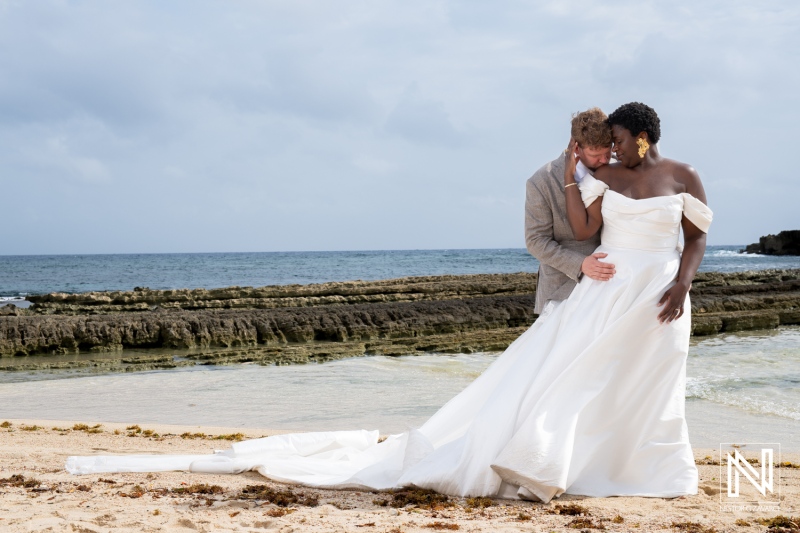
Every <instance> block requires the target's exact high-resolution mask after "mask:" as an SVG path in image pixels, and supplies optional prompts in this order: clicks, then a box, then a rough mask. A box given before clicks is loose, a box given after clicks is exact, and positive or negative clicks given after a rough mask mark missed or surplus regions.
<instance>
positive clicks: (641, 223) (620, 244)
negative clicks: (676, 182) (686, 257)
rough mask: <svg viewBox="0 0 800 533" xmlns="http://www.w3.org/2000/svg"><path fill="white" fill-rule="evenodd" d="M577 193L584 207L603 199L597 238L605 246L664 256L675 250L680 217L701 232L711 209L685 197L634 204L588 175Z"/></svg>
mask: <svg viewBox="0 0 800 533" xmlns="http://www.w3.org/2000/svg"><path fill="white" fill-rule="evenodd" d="M580 190H581V197H582V199H583V202H584V204H585V205H586V206H587V207H588V206H589V205H591V204H592V203H593V202H594V201H595V200H596V199H597V198H598V197H600V196H605V197H604V200H603V207H602V214H603V230H602V234H601V242H602V243H603V245H605V246H612V247H616V248H635V249H637V250H648V251H654V252H667V251H672V250H675V249H676V247H677V246H678V238H679V236H680V229H681V219H682V218H683V217H684V216H685V217H686V218H687V219H689V221H691V222H692V223H693V224H694V225H695V226H697V227H698V228H699V229H700V230H702V231H703V232H706V233H707V232H708V228H709V226H710V225H711V219H712V216H713V213H712V212H711V209H709V207H708V206H707V205H705V204H704V203H703V202H701V201H700V200H698V199H697V198H695V197H694V196H692V195H691V194H689V193H680V194H673V195H671V196H654V197H652V198H643V199H641V200H635V199H633V198H628V197H627V196H624V195H622V194H620V193H618V192H615V191H612V190H610V189H609V188H608V185H606V184H605V183H604V182H602V181H600V180H598V179H595V178H594V177H592V176H590V175H589V176H586V177H585V178H584V179H583V180H582V181H581V184H580Z"/></svg>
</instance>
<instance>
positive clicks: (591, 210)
mask: <svg viewBox="0 0 800 533" xmlns="http://www.w3.org/2000/svg"><path fill="white" fill-rule="evenodd" d="M577 146H578V143H577V142H575V141H573V142H572V143H570V147H569V148H568V149H567V161H566V168H565V169H564V194H565V195H566V203H567V220H568V221H569V226H570V227H571V228H572V233H573V234H574V235H575V238H576V239H578V240H579V241H585V240H586V239H590V238H591V237H593V236H594V235H595V234H596V233H597V232H598V231H600V226H602V224H603V215H602V214H601V212H600V208H601V207H602V204H603V197H602V196H600V197H598V198H597V200H595V201H594V202H592V203H591V205H589V207H586V206H584V205H583V199H582V198H581V191H580V190H578V184H577V183H576V182H575V166H576V165H577V164H578V159H577V156H576V155H575V149H576V148H577ZM570 189H572V190H570Z"/></svg>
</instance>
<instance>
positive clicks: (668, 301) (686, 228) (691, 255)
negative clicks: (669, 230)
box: [658, 167, 707, 323]
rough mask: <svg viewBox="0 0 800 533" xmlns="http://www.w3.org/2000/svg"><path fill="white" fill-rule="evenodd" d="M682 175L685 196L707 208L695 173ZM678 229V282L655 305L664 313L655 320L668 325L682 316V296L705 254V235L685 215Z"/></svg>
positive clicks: (687, 171) (687, 290)
mask: <svg viewBox="0 0 800 533" xmlns="http://www.w3.org/2000/svg"><path fill="white" fill-rule="evenodd" d="M685 172H686V176H685V177H686V179H685V180H684V183H685V185H686V192H687V193H689V194H691V195H692V196H694V197H695V198H697V199H698V200H700V201H701V202H703V203H704V204H707V202H706V193H705V190H704V189H703V183H702V182H701V181H700V176H698V174H697V171H695V169H693V168H691V167H686V169H685ZM681 228H682V229H683V253H682V254H681V265H680V268H679V270H678V279H677V280H676V281H675V285H674V286H673V287H672V288H670V289H669V290H668V291H667V292H665V293H664V296H662V297H661V300H660V301H659V302H658V305H660V306H661V305H663V306H664V309H662V310H661V312H660V313H659V314H658V320H659V321H660V322H662V323H664V322H671V321H673V320H676V319H678V318H680V317H681V316H683V312H684V309H683V304H684V301H685V300H686V294H687V293H688V292H689V289H690V288H691V286H692V280H693V279H694V276H695V274H697V269H698V268H700V263H701V262H702V261H703V256H704V255H705V252H706V232H705V231H703V230H702V229H700V228H698V227H697V226H696V225H695V224H694V223H692V221H690V220H689V219H688V218H686V215H684V216H683V218H682V219H681Z"/></svg>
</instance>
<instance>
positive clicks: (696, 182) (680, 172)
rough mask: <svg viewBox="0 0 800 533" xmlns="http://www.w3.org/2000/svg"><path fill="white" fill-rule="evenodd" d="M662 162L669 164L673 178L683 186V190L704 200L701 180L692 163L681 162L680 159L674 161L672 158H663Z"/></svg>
mask: <svg viewBox="0 0 800 533" xmlns="http://www.w3.org/2000/svg"><path fill="white" fill-rule="evenodd" d="M664 162H665V163H666V164H667V165H669V167H670V173H671V174H672V176H673V179H674V180H675V181H676V182H677V183H678V184H680V185H682V186H683V188H684V191H683V192H688V193H689V194H691V195H692V196H694V197H696V198H698V199H700V200H703V201H705V192H704V190H703V181H702V180H701V179H700V174H699V173H698V172H697V170H696V169H695V168H694V167H693V166H692V165H689V164H687V163H682V162H681V161H675V160H674V159H665V160H664Z"/></svg>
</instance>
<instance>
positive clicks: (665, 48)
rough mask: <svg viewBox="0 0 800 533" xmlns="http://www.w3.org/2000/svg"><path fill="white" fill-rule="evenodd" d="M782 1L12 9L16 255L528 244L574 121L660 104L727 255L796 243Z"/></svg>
mask: <svg viewBox="0 0 800 533" xmlns="http://www.w3.org/2000/svg"><path fill="white" fill-rule="evenodd" d="M798 30H800V8H798V7H796V5H795V3H792V2H789V1H788V0H787V1H783V2H778V1H767V2H762V3H759V4H758V5H751V4H750V3H747V2H717V1H715V2H707V3H702V4H696V3H692V2H688V1H685V2H684V1H681V2H678V3H674V2H673V3H670V4H669V5H667V4H663V3H656V2H641V1H634V0H618V1H613V2H606V3H603V5H602V6H601V5H599V4H597V3H595V2H590V1H588V0H560V1H552V2H544V3H542V2H537V3H530V2H522V1H508V2H503V3H500V4H497V3H494V4H490V3H486V2H477V1H465V0H462V1H455V0H453V1H449V0H439V1H435V2H423V1H416V0H412V1H409V2H394V1H388V2H367V3H360V2H355V1H353V2H337V3H320V2H306V1H298V2H291V3H278V4H275V3H262V2H252V1H246V0H239V1H235V2H219V1H198V2H191V3H189V2H185V3H181V2H174V3H173V2H171V3H158V2H152V1H151V2H147V1H145V2H137V3H134V4H113V5H112V4H108V3H104V2H92V1H79V2H64V1H59V0H52V1H44V2H10V1H6V2H0V46H2V47H3V50H4V53H3V54H2V55H0V72H2V74H3V75H2V77H0V187H2V190H3V192H4V198H5V199H6V202H7V203H11V204H15V205H18V207H16V208H15V209H16V211H15V212H16V213H18V215H19V217H20V224H15V226H14V229H13V230H12V229H10V228H9V227H8V226H5V227H2V226H0V253H81V252H159V251H175V252H180V251H236V250H242V251H243V250H314V249H317V250H331V249H364V248H365V249H379V248H383V249H386V248H435V247H443V248H448V247H511V246H514V247H521V246H523V241H522V208H523V202H524V198H523V191H524V182H525V180H526V179H527V177H528V176H529V175H530V174H531V173H532V172H533V171H534V170H536V168H538V167H539V166H541V165H542V164H544V163H545V162H547V161H548V160H550V159H552V158H553V157H554V156H555V155H556V154H557V153H558V152H559V151H560V150H562V149H563V146H564V143H565V142H566V140H567V135H568V121H569V117H570V114H571V113H572V112H574V111H578V110H580V109H584V108H587V107H590V106H593V105H600V106H601V107H603V108H605V109H607V110H612V109H613V108H615V107H616V106H618V105H619V104H621V103H624V102H626V101H631V100H639V101H645V102H647V103H649V104H650V105H652V106H653V107H655V108H656V110H657V111H658V112H659V114H660V115H661V117H662V123H663V129H664V139H663V141H662V144H663V149H664V152H665V153H666V154H667V155H668V156H670V157H675V158H677V159H681V160H684V161H687V162H689V163H691V164H693V165H694V166H695V167H696V168H698V170H699V171H700V172H701V175H702V176H703V178H704V180H705V183H706V189H707V192H708V196H709V201H710V203H711V205H712V207H713V208H714V210H715V213H716V222H715V225H714V227H713V231H712V233H711V236H710V242H712V243H716V244H724V243H746V242H751V241H754V240H755V239H756V238H757V237H758V236H759V235H762V234H766V233H769V232H775V231H779V230H781V229H788V228H790V227H793V226H795V225H796V216H795V215H794V212H795V211H796V208H795V206H794V203H795V201H794V198H796V197H798V196H799V195H800V184H799V183H798V181H797V180H796V179H794V178H793V176H792V173H791V167H792V162H791V160H787V159H788V158H787V157H786V156H783V155H781V154H792V153H794V152H793V151H794V137H795V134H794V131H795V130H796V123H797V121H798V109H799V108H800V107H798V103H800V102H798V100H800V97H798V94H800V73H798V71H797V69H796V68H795V67H794V65H795V64H796V60H797V52H796V51H797V50H798V49H799V48H798V45H800V37H798V36H800V32H799V31H798Z"/></svg>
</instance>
